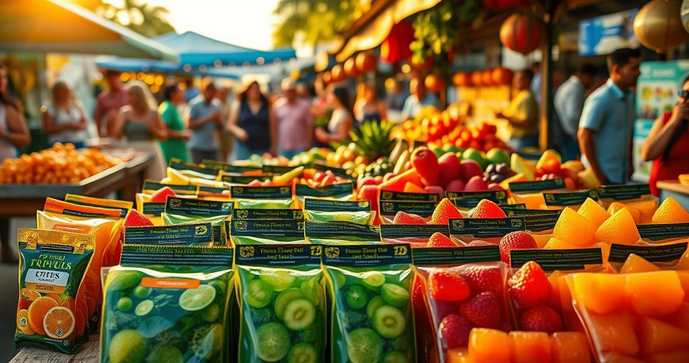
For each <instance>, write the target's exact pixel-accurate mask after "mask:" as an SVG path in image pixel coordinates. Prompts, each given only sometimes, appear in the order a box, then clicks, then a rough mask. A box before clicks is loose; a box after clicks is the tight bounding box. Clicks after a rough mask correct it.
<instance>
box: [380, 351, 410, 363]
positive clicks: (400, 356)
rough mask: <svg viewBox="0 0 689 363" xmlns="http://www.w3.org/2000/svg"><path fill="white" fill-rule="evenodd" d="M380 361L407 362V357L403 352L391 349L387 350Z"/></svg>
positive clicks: (388, 362)
mask: <svg viewBox="0 0 689 363" xmlns="http://www.w3.org/2000/svg"><path fill="white" fill-rule="evenodd" d="M381 362H382V363H407V362H409V358H407V356H406V355H404V353H402V352H400V351H399V350H393V351H392V352H388V353H387V354H385V356H383V360H381Z"/></svg>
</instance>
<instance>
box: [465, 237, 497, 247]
mask: <svg viewBox="0 0 689 363" xmlns="http://www.w3.org/2000/svg"><path fill="white" fill-rule="evenodd" d="M481 246H495V245H494V244H492V243H490V242H488V241H484V240H482V239H475V240H473V241H471V242H469V244H468V245H467V247H481Z"/></svg>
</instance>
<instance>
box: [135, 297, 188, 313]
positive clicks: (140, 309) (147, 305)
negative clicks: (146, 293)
mask: <svg viewBox="0 0 689 363" xmlns="http://www.w3.org/2000/svg"><path fill="white" fill-rule="evenodd" d="M181 305H182V304H180V306H181ZM154 306H155V303H154V302H153V300H144V301H142V302H140V303H139V305H137V306H136V309H134V313H135V314H136V315H138V316H145V315H147V314H148V313H150V312H151V310H153V307H154Z"/></svg>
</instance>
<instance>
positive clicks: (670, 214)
mask: <svg viewBox="0 0 689 363" xmlns="http://www.w3.org/2000/svg"><path fill="white" fill-rule="evenodd" d="M653 223H689V212H687V211H686V210H685V209H684V208H682V206H681V205H680V204H679V203H677V201H676V200H675V199H674V198H672V197H667V198H665V200H664V201H663V203H662V204H660V206H659V207H658V209H656V211H655V213H653Z"/></svg>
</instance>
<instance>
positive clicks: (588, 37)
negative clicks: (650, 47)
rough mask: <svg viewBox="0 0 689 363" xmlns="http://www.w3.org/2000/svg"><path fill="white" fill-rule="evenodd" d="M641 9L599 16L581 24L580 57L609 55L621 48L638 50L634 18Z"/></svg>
mask: <svg viewBox="0 0 689 363" xmlns="http://www.w3.org/2000/svg"><path fill="white" fill-rule="evenodd" d="M638 11H639V9H631V10H625V11H621V12H619V13H614V14H608V15H603V16H598V17H595V18H590V19H585V20H582V21H580V22H579V55H580V56H582V57H587V56H593V55H607V54H610V53H612V52H613V51H615V50H616V49H619V48H637V47H639V40H638V39H637V38H636V36H635V35H634V17H635V16H636V13H637V12H638Z"/></svg>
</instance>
